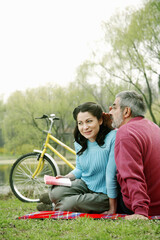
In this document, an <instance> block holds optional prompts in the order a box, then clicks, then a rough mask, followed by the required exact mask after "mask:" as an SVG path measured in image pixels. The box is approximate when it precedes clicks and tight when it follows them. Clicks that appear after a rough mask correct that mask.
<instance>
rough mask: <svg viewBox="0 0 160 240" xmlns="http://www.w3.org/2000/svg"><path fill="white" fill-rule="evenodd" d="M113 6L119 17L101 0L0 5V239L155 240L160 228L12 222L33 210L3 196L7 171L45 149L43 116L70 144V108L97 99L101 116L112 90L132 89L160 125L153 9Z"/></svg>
mask: <svg viewBox="0 0 160 240" xmlns="http://www.w3.org/2000/svg"><path fill="white" fill-rule="evenodd" d="M55 2H58V4H59V5H58V7H55V5H54V4H55ZM124 2H125V3H127V4H128V7H127V9H124V5H123V4H124ZM133 2H134V3H133ZM129 3H132V4H131V5H132V6H129V5H130V4H129ZM114 4H115V6H117V4H118V7H119V9H120V10H118V11H116V12H115V11H114V10H115V6H114V8H110V6H109V5H111V2H110V1H107V0H106V1H103V0H98V1H97V0H95V1H93V0H91V1H90V0H85V1H84V0H81V1H79V0H77V1H76V0H74V1H73V0H68V1H65V0H58V1H42V0H39V1H36V0H32V1H30V0H28V1H18V0H15V1H9V0H5V1H1V2H0V31H1V38H0V43H1V44H0V66H1V70H0V81H1V88H0V94H1V98H0V211H1V214H0V239H7V240H10V239H16V240H17V239H19V240H20V239H36V240H38V239H51V238H52V239H78V240H79V239H83V240H84V239H87V240H88V239H94V240H95V239H97V240H102V239H123V240H125V239H126V240H128V239H145V240H146V239H159V236H160V224H159V223H160V222H159V221H158V220H155V221H145V222H143V221H141V220H134V221H131V222H130V221H124V220H116V221H113V220H111V221H107V220H104V221H102V220H100V221H95V220H93V219H87V218H86V219H77V220H75V221H64V220H63V221H62V220H59V221H52V220H51V219H47V220H44V221H41V220H40V221H38V220H35V221H27V220H25V221H23V220H22V221H19V220H17V219H16V218H17V217H19V216H22V215H23V214H26V213H30V212H33V211H35V209H36V206H35V204H34V203H33V204H32V203H30V204H27V203H23V202H21V201H19V200H18V199H16V198H15V196H13V194H12V193H10V192H9V193H7V194H4V193H6V192H5V191H8V190H7V189H8V178H9V172H10V167H11V163H12V162H13V161H14V160H15V159H16V158H17V157H19V156H20V155H21V154H24V153H27V152H30V151H33V149H34V148H40V147H41V145H42V143H43V141H44V135H43V133H42V130H43V129H46V124H45V122H43V121H42V120H35V118H36V117H39V116H41V115H42V114H48V115H49V114H51V113H55V114H56V115H57V116H58V117H59V118H60V120H59V121H57V122H56V124H55V125H54V128H53V133H54V134H55V136H56V137H58V138H59V139H60V140H62V141H64V142H65V143H66V144H68V145H70V146H73V141H74V139H73V129H74V125H75V123H74V121H73V118H72V111H73V109H74V107H75V106H77V105H78V104H80V103H82V102H85V101H95V102H98V103H99V104H101V105H102V107H103V110H104V111H108V107H109V105H111V104H112V103H113V101H114V98H115V94H116V93H117V92H119V91H122V90H126V89H129V90H131V89H134V90H136V91H138V92H139V93H141V94H142V95H143V97H144V100H145V103H146V105H147V114H146V118H148V119H150V120H152V121H153V122H155V123H156V124H157V125H159V126H160V67H159V65H160V1H159V0H142V1H141V0H134V1H131V0H130V1H125V0H115V1H112V5H114ZM127 4H126V5H127ZM122 5H123V7H122ZM53 7H55V8H53ZM70 9H72V11H71V10H70ZM93 9H94V10H93ZM69 10H70V11H71V12H70V11H69ZM113 13H114V14H113ZM66 14H67V15H66ZM55 15H56V16H57V17H56V19H54V18H52V16H55ZM66 16H67V18H66ZM108 16H109V17H108ZM76 17H77V18H76ZM68 19H69V21H68ZM77 19H79V20H77ZM95 19H96V22H93V21H94V20H95ZM60 20H61V24H60V25H58V23H59V21H60ZM50 24H51V25H52V26H51V25H50ZM65 24H66V25H65ZM97 24H99V25H101V31H100V29H99V27H98V25H97ZM67 25H68V27H67ZM58 26H60V28H58ZM82 30H83V31H82ZM70 35H71V38H69V36H70ZM95 35H96V36H98V38H96V41H95V42H94V43H93V41H92V40H93V39H94V37H95ZM86 36H88V37H87V41H88V42H90V44H88V43H87V44H86V43H85V44H84V38H85V37H86ZM72 38H73V39H72ZM71 39H72V40H73V41H72V40H71ZM81 43H83V44H81ZM48 56H49V57H50V58H48ZM39 60H40V61H39ZM68 64H69V65H68ZM17 83H18V85H17ZM64 154H65V152H64ZM8 163H10V164H8ZM3 190H4V191H3Z"/></svg>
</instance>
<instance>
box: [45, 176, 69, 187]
mask: <svg viewBox="0 0 160 240" xmlns="http://www.w3.org/2000/svg"><path fill="white" fill-rule="evenodd" d="M44 182H45V184H48V185H61V186H67V187H70V186H71V180H70V179H69V178H56V177H52V176H48V175H44Z"/></svg>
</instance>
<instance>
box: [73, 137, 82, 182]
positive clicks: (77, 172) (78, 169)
mask: <svg viewBox="0 0 160 240" xmlns="http://www.w3.org/2000/svg"><path fill="white" fill-rule="evenodd" d="M74 145H75V151H76V167H75V169H74V170H72V171H71V173H72V174H74V176H75V177H76V178H78V179H80V178H81V176H82V169H81V165H80V162H79V156H78V155H77V152H78V151H79V150H80V148H81V147H80V145H79V144H78V143H77V142H75V144H74Z"/></svg>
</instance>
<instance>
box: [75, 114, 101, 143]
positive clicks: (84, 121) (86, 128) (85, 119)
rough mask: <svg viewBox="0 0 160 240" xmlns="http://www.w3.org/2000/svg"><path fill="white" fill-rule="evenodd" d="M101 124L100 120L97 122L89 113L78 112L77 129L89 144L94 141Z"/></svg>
mask: <svg viewBox="0 0 160 240" xmlns="http://www.w3.org/2000/svg"><path fill="white" fill-rule="evenodd" d="M102 122H103V120H102V118H101V119H100V120H98V119H97V117H95V116H93V115H92V114H91V113H89V112H79V113H78V115H77V124H78V129H79V131H80V133H81V134H82V135H83V136H84V137H85V138H87V139H88V140H89V141H90V142H94V141H95V140H96V137H97V134H98V132H99V129H100V125H101V124H102Z"/></svg>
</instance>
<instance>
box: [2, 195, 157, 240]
mask: <svg viewBox="0 0 160 240" xmlns="http://www.w3.org/2000/svg"><path fill="white" fill-rule="evenodd" d="M35 211H36V204H35V203H23V202H21V201H19V200H18V199H16V198H15V197H14V196H13V195H12V194H8V195H0V239H2V240H14V239H16V240H22V239H27V240H28V239H29V240H34V239H35V240H43V239H44V240H48V239H50V240H51V239H56V240H59V239H66V240H67V239H68V240H70V239H72V240H74V239H75V240H81V239H83V240H90V239H94V240H103V239H123V240H127V239H138V240H140V239H149V240H150V239H152V240H154V239H159V238H160V221H159V220H148V221H146V220H132V221H127V220H123V219H119V220H94V219H88V218H78V219H76V220H53V219H45V220H40V219H38V220H36V219H28V220H18V219H17V217H18V216H23V215H24V214H27V213H31V212H35Z"/></svg>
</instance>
